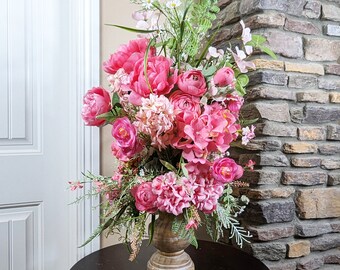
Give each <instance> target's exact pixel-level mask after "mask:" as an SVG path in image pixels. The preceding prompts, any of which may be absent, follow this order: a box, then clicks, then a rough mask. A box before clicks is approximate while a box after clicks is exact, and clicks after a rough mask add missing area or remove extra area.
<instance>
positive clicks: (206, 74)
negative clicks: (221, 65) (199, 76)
mask: <svg viewBox="0 0 340 270" xmlns="http://www.w3.org/2000/svg"><path fill="white" fill-rule="evenodd" d="M216 70H217V68H216V67H215V66H211V67H208V68H207V69H203V70H202V73H203V76H204V77H210V76H212V75H213V74H214V73H215V72H216Z"/></svg>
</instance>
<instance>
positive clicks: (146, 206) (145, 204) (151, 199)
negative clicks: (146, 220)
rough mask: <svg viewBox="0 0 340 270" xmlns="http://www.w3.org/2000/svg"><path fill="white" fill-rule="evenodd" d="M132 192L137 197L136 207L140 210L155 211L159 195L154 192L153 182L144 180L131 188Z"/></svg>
mask: <svg viewBox="0 0 340 270" xmlns="http://www.w3.org/2000/svg"><path fill="white" fill-rule="evenodd" d="M131 194H132V196H133V197H134V198H135V200H136V202H135V205H136V208H137V209H138V210H139V211H146V212H148V213H154V212H156V210H157V207H156V206H155V204H156V200H157V195H156V194H154V193H153V192H152V183H151V182H144V183H142V184H140V185H138V186H134V187H133V188H132V189H131Z"/></svg>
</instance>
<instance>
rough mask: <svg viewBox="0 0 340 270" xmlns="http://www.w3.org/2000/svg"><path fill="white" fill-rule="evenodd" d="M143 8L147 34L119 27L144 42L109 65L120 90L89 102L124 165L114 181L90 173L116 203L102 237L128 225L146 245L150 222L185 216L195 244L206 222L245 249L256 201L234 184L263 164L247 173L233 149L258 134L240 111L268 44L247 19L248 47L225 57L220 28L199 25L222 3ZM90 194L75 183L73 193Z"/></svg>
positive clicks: (107, 205) (88, 114)
mask: <svg viewBox="0 0 340 270" xmlns="http://www.w3.org/2000/svg"><path fill="white" fill-rule="evenodd" d="M133 2H135V3H137V4H140V5H141V8H140V10H138V11H137V12H135V13H134V15H133V17H134V18H135V19H137V28H134V29H132V28H127V27H121V26H118V27H121V28H124V29H128V30H133V31H136V32H139V33H140V36H139V37H138V38H137V39H135V40H131V41H130V42H129V43H128V44H125V45H122V46H121V47H120V48H119V49H118V50H117V51H116V52H114V53H113V54H112V55H111V56H110V57H109V59H108V60H107V61H105V62H104V63H103V70H104V71H105V72H106V73H107V79H108V81H109V84H110V89H109V90H105V89H104V88H102V87H94V88H93V89H91V90H89V91H88V92H87V93H86V95H85V97H84V100H83V102H84V105H83V110H82V117H83V119H84V122H85V124H86V125H88V126H98V127H100V126H103V125H111V126H112V129H111V134H112V145H111V150H112V154H113V155H114V156H115V157H116V158H117V160H118V161H119V165H118V167H117V169H116V170H115V171H114V172H113V176H94V175H92V174H90V173H89V174H86V179H89V180H90V181H92V183H93V187H94V194H100V195H103V196H104V197H105V198H107V201H105V202H103V204H102V208H103V223H102V224H101V226H100V228H99V229H98V230H97V232H96V233H95V235H98V234H100V233H101V232H102V231H103V230H104V229H108V230H109V231H110V232H111V233H115V232H117V231H119V230H120V228H121V227H123V228H125V229H127V230H129V233H126V234H125V239H124V241H126V242H132V241H133V242H135V243H136V242H137V243H141V240H142V238H143V236H144V235H145V232H146V226H147V220H148V216H150V215H151V216H152V219H151V220H152V222H153V221H154V220H155V215H157V214H158V213H159V212H166V213H169V214H171V215H175V216H176V217H181V218H178V219H175V222H177V225H178V226H174V227H176V228H177V233H179V234H181V235H184V236H185V237H187V238H188V239H189V240H190V241H191V243H193V244H195V241H196V240H195V231H196V229H197V228H198V226H200V225H202V224H206V225H207V228H210V229H209V230H210V231H209V230H208V233H210V234H211V235H212V237H213V238H214V239H215V240H217V238H218V237H220V236H221V234H222V233H223V232H222V231H223V230H222V229H221V228H226V229H230V230H231V231H232V234H233V235H235V236H236V240H237V243H238V244H240V245H241V244H242V242H243V241H247V240H246V238H247V237H249V234H248V233H247V232H245V231H243V230H240V229H239V228H240V227H239V223H238V221H237V220H236V219H235V217H236V216H237V215H238V214H240V213H241V212H242V211H243V209H244V207H245V205H246V204H247V202H248V200H247V198H246V197H244V196H242V197H240V198H238V197H235V196H233V187H234V186H238V185H241V183H240V182H238V181H237V180H238V179H240V178H241V177H242V175H243V172H244V170H246V169H252V168H253V166H254V165H255V163H254V162H253V161H249V163H248V164H247V165H246V166H245V167H242V166H241V165H239V164H237V163H236V162H235V160H234V159H233V158H231V157H230V156H229V152H228V150H229V149H230V147H231V146H232V144H233V143H234V142H235V141H236V140H238V139H240V140H241V143H242V144H243V145H246V144H247V143H248V142H249V141H250V140H251V139H252V138H254V137H255V135H254V130H255V127H254V126H252V125H251V126H244V122H243V121H242V119H241V115H240V109H241V107H242V105H243V102H244V99H243V95H244V94H245V86H246V85H247V84H248V77H247V75H246V73H247V72H248V70H254V69H255V65H254V64H253V63H252V62H250V61H248V60H247V58H248V56H249V55H250V54H251V53H252V51H253V47H260V48H261V46H262V45H261V44H262V43H263V42H264V41H263V38H262V37H260V36H256V35H253V36H252V34H251V33H250V29H249V28H246V27H245V25H244V23H243V22H242V21H241V25H242V29H243V30H242V34H241V39H240V42H239V46H242V47H235V48H228V49H226V50H225V51H224V50H222V49H217V48H215V47H213V46H211V42H212V40H211V39H210V41H209V42H208V43H206V44H204V46H203V45H202V44H203V42H202V40H203V39H204V37H205V36H206V35H208V34H207V33H208V32H207V31H208V30H207V29H209V28H210V27H211V25H212V24H211V25H208V27H206V25H201V24H199V23H198V22H197V21H195V20H197V16H198V15H199V14H197V12H202V14H201V15H200V16H207V14H208V15H210V17H209V19H210V21H209V20H208V22H210V23H211V22H212V21H213V19H214V18H215V17H216V16H215V13H216V12H217V11H218V7H217V5H216V4H217V3H216V1H198V2H200V3H192V2H191V1H188V3H186V2H181V1H179V0H169V1H153V0H148V1H145V0H144V1H143V0H141V1H133ZM164 14H167V16H166V18H165V23H164V24H162V25H160V24H159V21H160V19H159V18H160V17H161V16H162V15H164ZM214 16H215V17H214ZM190 24H191V26H190ZM206 28H207V29H206ZM82 187H83V183H82V182H79V181H77V182H74V183H71V189H72V190H74V189H77V188H82ZM199 213H200V214H199ZM202 217H203V218H202ZM214 226H215V228H212V227H214ZM178 228H182V229H178ZM212 231H215V232H216V231H217V232H218V233H217V234H216V233H212Z"/></svg>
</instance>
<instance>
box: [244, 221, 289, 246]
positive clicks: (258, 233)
mask: <svg viewBox="0 0 340 270" xmlns="http://www.w3.org/2000/svg"><path fill="white" fill-rule="evenodd" d="M247 230H248V231H249V232H250V233H251V235H252V236H253V239H254V240H257V241H264V242H266V241H274V240H278V239H281V238H287V237H290V236H293V235H294V226H293V225H292V224H287V223H286V224H268V225H262V226H247Z"/></svg>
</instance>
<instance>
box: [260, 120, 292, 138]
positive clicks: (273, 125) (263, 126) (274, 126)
mask: <svg viewBox="0 0 340 270" xmlns="http://www.w3.org/2000/svg"><path fill="white" fill-rule="evenodd" d="M255 133H256V134H258V135H269V136H277V137H296V136H297V127H296V126H293V125H289V124H283V123H277V122H273V121H265V122H264V123H260V124H256V129H255Z"/></svg>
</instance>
